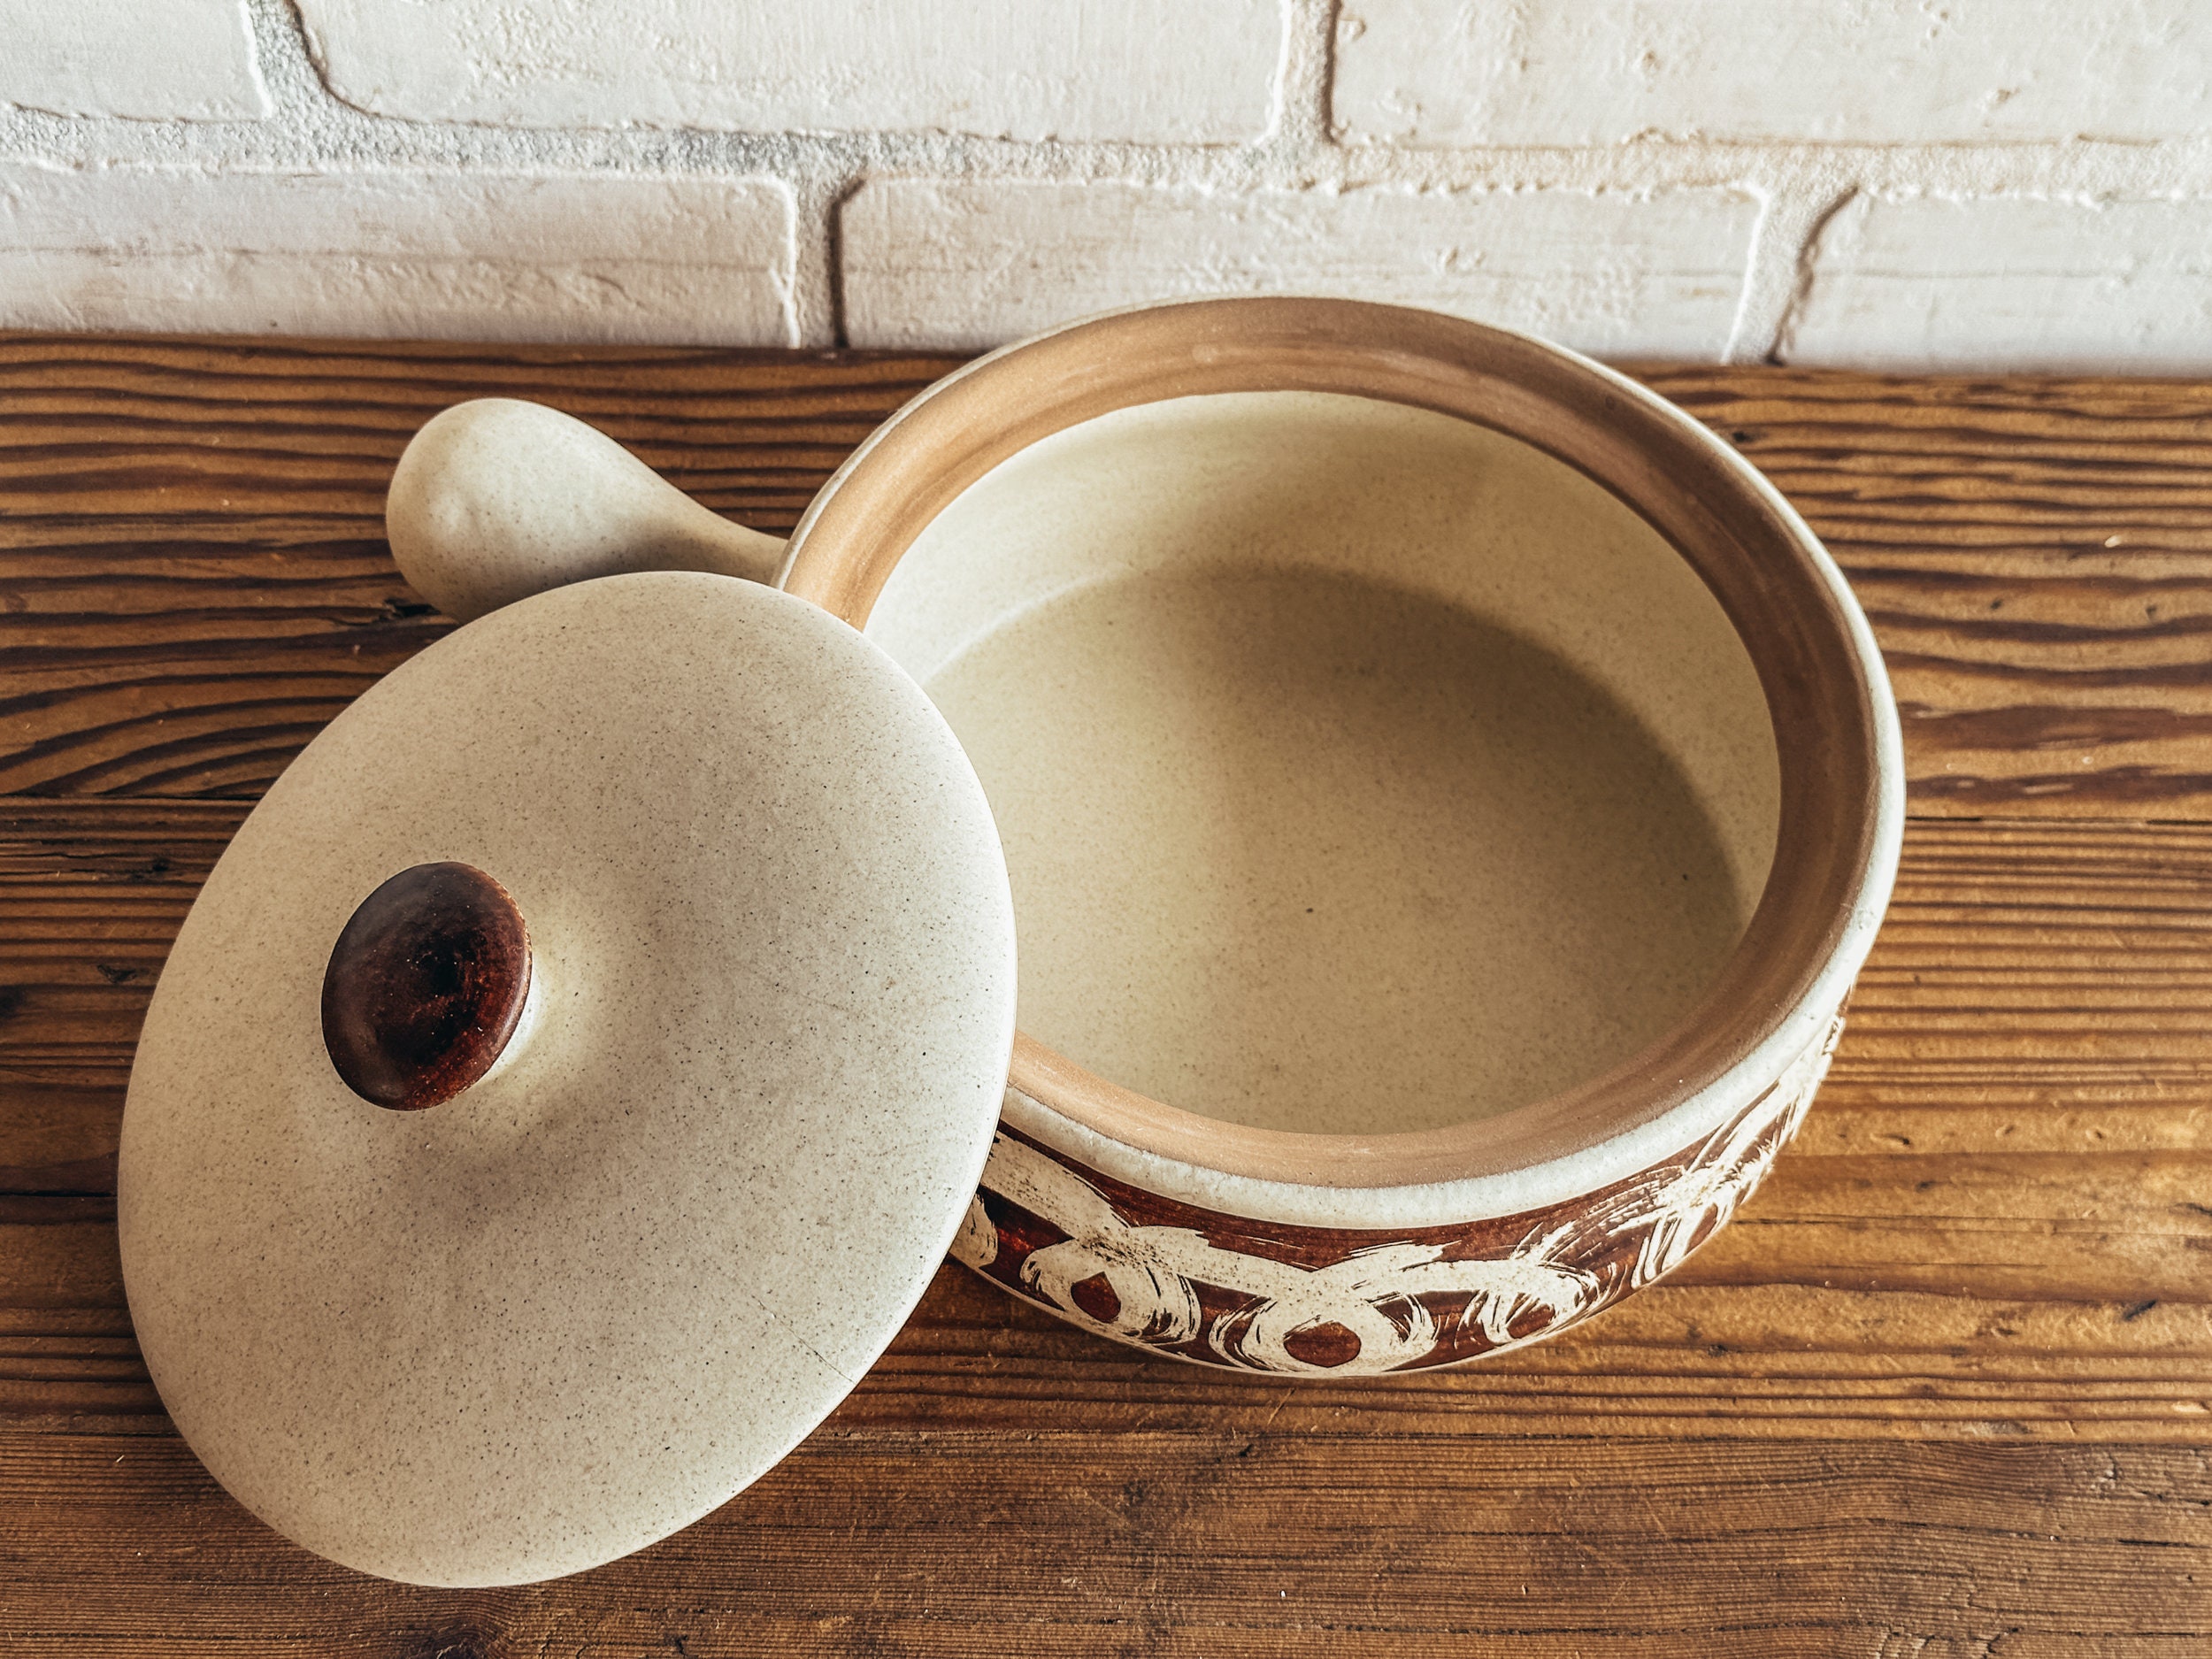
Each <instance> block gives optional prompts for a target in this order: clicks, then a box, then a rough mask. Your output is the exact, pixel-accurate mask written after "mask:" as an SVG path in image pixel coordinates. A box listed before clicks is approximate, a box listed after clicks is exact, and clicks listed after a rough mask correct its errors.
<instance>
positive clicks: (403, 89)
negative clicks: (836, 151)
mask: <svg viewBox="0 0 2212 1659" xmlns="http://www.w3.org/2000/svg"><path fill="white" fill-rule="evenodd" d="M300 10H301V12H302V13H303V15H304V17H305V18H306V19H307V31H308V38H309V39H310V41H311V42H312V43H313V45H314V47H315V52H316V57H317V59H318V61H319V62H320V63H321V65H323V67H324V69H325V71H326V73H327V74H328V75H329V78H330V87H331V90H332V91H334V92H335V93H336V94H337V95H338V96H340V97H342V98H343V99H345V100H346V101H347V102H348V103H349V104H355V105H357V106H358V107H359V108H361V109H364V110H370V111H374V112H376V113H377V114H380V115H398V116H405V117H407V118H408V119H411V120H418V121H440V120H447V121H449V120H465V121H491V122H497V123H501V124H503V125H507V126H513V127H629V126H643V127H707V128H713V129H717V130H731V129H737V128H746V129H752V130H765V131H771V132H772V131H776V130H778V129H780V128H790V129H794V130H797V131H803V132H804V131H813V132H852V131H862V132H865V131H869V130H872V129H877V128H887V129H893V130H897V129H904V128H912V127H935V128H941V129H943V130H945V131H948V132H955V133H975V134H981V135H983V136H985V137H991V138H1023V139H1041V138H1112V139H1127V140H1130V141H1133V142H1140V143H1163V144H1165V143H1233V142H1236V141H1237V140H1239V139H1248V138H1256V137H1258V136H1259V135H1260V134H1261V133H1262V131H1263V130H1264V128H1265V127H1266V125H1267V116H1268V111H1269V108H1270V106H1271V104H1272V103H1273V101H1274V94H1275V65H1276V62H1277V60H1278V58H1280V56H1281V53H1282V33H1283V27H1282V12H1281V8H1280V6H1279V4H1278V0H1021V4H996V5H993V4H973V3H972V0H945V3H944V4H936V5H928V4H913V3H912V0H909V3H907V4H885V0H743V3H742V4H733V0H623V3H622V4H596V5H594V4H577V0H437V3H436V4H428V5H426V4H423V0H300Z"/></svg>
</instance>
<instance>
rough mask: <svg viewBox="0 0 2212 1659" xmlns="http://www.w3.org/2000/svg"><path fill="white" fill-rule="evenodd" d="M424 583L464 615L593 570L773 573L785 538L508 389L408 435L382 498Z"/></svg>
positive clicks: (416, 579)
mask: <svg viewBox="0 0 2212 1659" xmlns="http://www.w3.org/2000/svg"><path fill="white" fill-rule="evenodd" d="M384 525H385V530H386V533H387V534H388V535H389V536H390V537H391V542H392V557H394V558H395V559H396V560H397V561H398V562H399V568H400V573H401V574H402V575H403V576H405V577H406V578H407V580H408V581H409V582H410V583H411V584H412V585H413V587H414V588H415V590H416V591H417V592H418V593H419V594H421V595H422V596H423V597H424V598H426V599H427V600H429V601H430V602H431V603H433V604H434V605H436V606H437V607H438V609H439V610H441V611H444V612H445V613H446V614H447V615H448V616H449V617H453V618H457V619H458V620H460V621H463V622H466V621H469V620H471V619H472V618H476V617H480V616H482V615H483V614H484V613H485V612H486V611H495V610H497V609H498V608H499V607H500V606H501V605H505V604H511V603H514V602H515V601H516V600H518V599H526V598H527V597H528V596H529V595H532V594H535V593H542V592H544V591H545V590H546V589H547V588H560V587H564V586H565V585H566V584H568V583H570V582H579V581H584V580H588V579H589V578H591V577H594V576H614V575H619V574H621V573H623V572H628V571H667V570H674V571H712V572H716V573H718V574H719V575H724V576H742V577H744V578H746V579H748V580H752V581H757V582H772V581H773V580H775V577H776V573H777V572H778V570H779V569H780V567H781V565H782V563H783V543H782V542H781V541H778V540H777V539H776V538H775V537H774V536H771V535H763V534H760V533H759V532H758V531H757V530H748V529H745V528H744V527H743V526H739V525H733V524H732V523H731V522H730V521H729V520H728V519H726V518H722V517H720V516H719V515H718V514H716V513H713V512H710V511H708V510H707V509H706V508H704V507H702V506H701V505H700V504H699V503H697V502H695V501H694V500H692V499H691V497H690V496H688V495H685V494H684V493H683V492H682V491H681V490H680V489H678V488H676V487H675V486H674V485H673V484H671V483H670V482H668V480H665V479H664V478H662V477H661V476H660V475H659V474H658V473H657V472H654V471H653V470H652V468H650V467H649V466H647V465H645V464H644V463H643V462H642V461H641V460H639V459H638V458H637V457H635V456H634V455H632V454H631V453H630V452H629V451H628V450H627V449H624V448H623V447H622V446H621V445H620V444H618V443H617V442H615V441H614V440H613V439H612V438H610V437H608V436H607V435H606V434H604V433H603V432H600V431H598V430H597V429H595V428H594V427H591V426H586V425H585V424H584V423H583V422H582V421H580V420H576V419H572V418H571V417H569V416H567V415H564V414H562V413H561V412H560V411H558V410H555V409H548V408H546V407H545V405H544V404H542V403H522V402H519V401H518V400H517V399H514V398H510V397H486V398H479V399H478V400H476V401H475V402H474V403H457V404H455V405H454V406H453V407H452V408H451V409H449V410H447V411H445V412H444V413H442V414H441V415H437V416H435V417H434V418H433V419H431V420H430V422H429V423H428V424H427V425H426V426H424V427H423V429H422V430H421V431H420V432H418V433H417V434H415V435H414V438H413V439H412V441H411V442H409V444H408V445H407V449H406V453H404V454H403V455H402V456H401V457H399V470H398V471H397V472H395V473H393V475H392V488H391V493H390V494H389V495H388V496H387V497H386V500H385V503H384Z"/></svg>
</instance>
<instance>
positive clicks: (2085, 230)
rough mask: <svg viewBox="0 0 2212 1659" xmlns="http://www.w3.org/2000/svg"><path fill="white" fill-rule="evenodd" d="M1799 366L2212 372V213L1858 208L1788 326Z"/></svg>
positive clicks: (2062, 207)
mask: <svg viewBox="0 0 2212 1659" xmlns="http://www.w3.org/2000/svg"><path fill="white" fill-rule="evenodd" d="M1782 350H1783V353H1784V354H1785V355H1786V356H1787V357H1789V358H1790V359H1791V360H1792V361H1793V362H1801V363H1816V364H1854V365H1864V366H1867V367H1886V368H1898V369H1907V370H1911V369H1986V368H1991V367H1997V366H2001V367H2004V368H2007V369H2016V370H2031V371H2032V370H2037V369H2047V370H2102V369H2111V370H2137V371H2148V372H2150V373H2191V374H2202V373H2208V372H2212V202H2202V201H2193V202H2174V201H2156V202H2112V203H2107V204H2092V203H2082V202H2069V201H2050V200H2042V199H2038V198H2033V197H2024V196H1998V197H1989V198H1984V199H1982V200H1978V201H1945V200H1941V199H1937V198H1932V197H1916V198H1908V199H1902V200H1881V199H1875V198H1869V197H1861V198H1858V199H1857V200H1855V201H1852V202H1850V203H1847V204H1845V206H1844V207H1843V209H1842V210H1841V211H1839V212H1838V213H1837V214H1835V215H1834V217H1832V219H1830V220H1829V221H1828V223H1827V225H1826V226H1825V227H1824V228H1823V230H1822V233H1821V234H1820V237H1819V239H1818V242H1817V243H1816V246H1815V248H1814V250H1813V254H1812V257H1811V260H1810V279H1809V284H1808V287H1807V288H1806V291H1805V293H1804V296H1803V297H1802V298H1801V300H1800V302H1799V303H1798V306H1797V308H1796V311H1795V314H1794V315H1793V318H1792V319H1791V320H1790V321H1789V323H1788V324H1787V325H1786V327H1785V330H1784V338H1783V341H1782Z"/></svg>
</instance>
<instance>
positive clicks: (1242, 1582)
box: [0, 1421, 2212, 1659]
mask: <svg viewBox="0 0 2212 1659" xmlns="http://www.w3.org/2000/svg"><path fill="white" fill-rule="evenodd" d="M0 1563H5V1564H4V1566H0V1571H5V1573H6V1575H7V1577H6V1579H5V1591H4V1596H5V1600H4V1603H0V1631H6V1632H11V1633H12V1632H23V1633H24V1635H23V1637H22V1638H21V1640H22V1645H23V1647H24V1649H25V1650H26V1651H32V1652H51V1651H57V1650H58V1644H56V1645H54V1646H47V1647H42V1646H41V1645H40V1636H39V1633H40V1632H68V1633H69V1638H70V1640H71V1641H72V1643H73V1644H74V1646H73V1651H91V1652H96V1653H99V1654H102V1655H118V1656H121V1655H231V1654H235V1653H237V1652H240V1651H242V1650H243V1651H251V1652H254V1653H265V1654H273V1655H298V1656H299V1659H306V1656H307V1655H316V1656H317V1659H324V1656H326V1655H405V1656H406V1659H523V1656H524V1655H531V1656H533V1659H534V1656H537V1655H573V1656H575V1659H582V1656H583V1655H594V1656H595V1659H596V1656H598V1655H656V1654H657V1655H694V1656H698V1655H753V1654H762V1653H772V1654H791V1655H879V1654H881V1655H889V1654H917V1655H964V1656H966V1659H981V1656H983V1655H990V1656H991V1659H1000V1656H1001V1655H1024V1656H1025V1659H1026V1656H1027V1655H1070V1656H1071V1659H1072V1656H1074V1655H1102V1654H1103V1655H1161V1656H1163V1659H1164V1656H1166V1655H1191V1656H1192V1659H1260V1656H1261V1655H1282V1654H1286V1653H1311V1654H1322V1655H1348V1656H1350V1659H1401V1656H1404V1655H1465V1654H1469V1653H1476V1652H1481V1653H1489V1652H1500V1653H1510V1654H1514V1655H1535V1656H1536V1659H1575V1656H1584V1655H1586V1656H1587V1659H1599V1656H1600V1655H1604V1656H1606V1659H1615V1656H1617V1655H1629V1656H1631V1659H1637V1656H1641V1659H1651V1656H1653V1655H1676V1654H1687V1653H1695V1654H1698V1655H1704V1656H1706V1659H1717V1656H1721V1655H1738V1656H1740V1659H1789V1656H1791V1655H1801V1656H1803V1659H1813V1656H1815V1655H1863V1656H1864V1659H1906V1656H1907V1655H1916V1656H1918V1659H1927V1656H1928V1655H1954V1656H1955V1659H1968V1656H1969V1655H1993V1656H1996V1659H2007V1656H2016V1655H2032V1656H2039V1659H2059V1656H2060V1655H2065V1656H2066V1659H2082V1655H2092V1656H2094V1655H2112V1656H2113V1659H2182V1655H2197V1654H2200V1653H2201V1652H2202V1651H2203V1646H2202V1644H2203V1641H2204V1640H2205V1639H2204V1635H2203V1632H2205V1631H2207V1630H2208V1629H2212V1470H2208V1467H2207V1464H2206V1461H2205V1459H2204V1457H2203V1455H2201V1454H2200V1453H2199V1452H2196V1451H2192V1450H2185V1449H2181V1448H2123V1449H2116V1450H2108V1449H2106V1448H2089V1447H2066V1446H2023V1447H1990V1446H1982V1447H1969V1446H1932V1447H1903V1446H1871V1447H1861V1446H1851V1447H1833V1446H1824V1445H1820V1444H1818V1443H1788V1444H1779V1445H1749V1446H1745V1445H1725V1444H1720V1445H1716V1444H1714V1443H1711V1442H1697V1441H1692V1442H1686V1443H1684V1444H1680V1445H1672V1446H1666V1445H1655V1444H1651V1443H1647V1442H1645V1443H1632V1444H1627V1445H1619V1446H1606V1445H1603V1444H1601V1443H1593V1442H1587V1441H1565V1442H1562V1441H1558V1440H1529V1439H1504V1440H1492V1441H1487V1442H1485V1443H1484V1444H1483V1445H1482V1447H1481V1448H1480V1455H1467V1452H1466V1450H1465V1448H1462V1447H1461V1446H1459V1445H1457V1444H1455V1442H1454V1441H1452V1440H1448V1439H1430V1440H1407V1439H1402V1438H1395V1437H1389V1436H1382V1435H1377V1434H1375V1433H1373V1432H1370V1431H1369V1430H1367V1429H1366V1428H1365V1427H1363V1425H1357V1424H1345V1425H1339V1426H1338V1427H1337V1428H1336V1429H1335V1430H1334V1431H1333V1432H1286V1431H1285V1430H1284V1429H1283V1428H1282V1427H1281V1426H1280V1425H1278V1426H1276V1427H1274V1428H1271V1429H1267V1430H1263V1431H1260V1432H1203V1431H1201V1432H1192V1431H1179V1430H1162V1429H1152V1430H1140V1431H1133V1432H1127V1433H1123V1434H1117V1435H1113V1436H1101V1435H1098V1434H1096V1433H1094V1432H1087V1431H1085V1430H1083V1429H1081V1428H1079V1427H1072V1426H1070V1425H1056V1424H1051V1423H1047V1422H1042V1421H1041V1422H1039V1423H1037V1424H1035V1425H1033V1426H1032V1428H1031V1430H1030V1431H1029V1432H1026V1433H1021V1434H1010V1433H1006V1432H982V1433H976V1432H952V1433H926V1434H925V1433H921V1432H895V1433H887V1432H864V1433H853V1432H840V1431H839V1430H837V1429H836V1428H835V1427H830V1428H826V1429H824V1430H822V1431H820V1432H817V1433H816V1434H815V1435H814V1436H813V1438H812V1439H810V1440H809V1441H808V1442H807V1443H806V1444H805V1445H804V1446H803V1447H802V1448H800V1450H799V1451H798V1452H797V1453H796V1454H795V1455H794V1456H793V1457H792V1458H791V1459H790V1460H789V1461H787V1463H784V1464H783V1465H782V1466H781V1467H780V1468H779V1469H777V1470H775V1471H772V1472H771V1473H770V1474H769V1475H768V1476H767V1477H766V1478H765V1479H763V1480H762V1481H761V1482H760V1483H759V1484H758V1485H757V1486H755V1487H754V1488H753V1489H752V1490H751V1491H750V1492H749V1493H748V1494H746V1495H745V1496H744V1497H743V1498H741V1499H740V1500H739V1501H738V1502H734V1503H732V1504H730V1505H728V1506H726V1507H725V1508H724V1509H722V1510H720V1511H719V1512H718V1513H717V1514H716V1515H715V1516H713V1517H710V1518H709V1519H708V1520H706V1521H703V1522H702V1523H700V1524H699V1525H696V1526H694V1527H692V1528H691V1529H689V1530H688V1531H686V1532H681V1533H679V1534H678V1535H676V1536H675V1537H674V1538H672V1539H669V1540H666V1541H664V1542H663V1543H661V1544H659V1545H657V1546H655V1547H654V1548H651V1549H649V1550H646V1551H644V1552H643V1553H641V1554H640V1555H634V1556H632V1557H630V1558H629V1559H627V1560H626V1561H622V1562H618V1563H615V1564H613V1565H611V1566H609V1567H605V1568H602V1569H600V1570H599V1571H595V1572H591V1573H588V1574H585V1575H583V1576H581V1577H579V1578H569V1579H564V1580H561V1581H558V1582H557V1583H554V1584H549V1585H537V1586H526V1587H522V1588H518V1589H508V1590H496V1591H476V1592H441V1591H432V1590H420V1589H412V1588H408V1587H404V1586H396V1585H386V1584H380V1583H376V1582H374V1581H372V1580H368V1579H365V1578H358V1577H356V1576H355V1575H353V1574H350V1573H348V1572H346V1571H343V1570H342V1569H340V1568H337V1567H334V1566H331V1565H330V1564H329V1563H325V1562H321V1561H319V1560H317V1559H316V1558H315V1557H313V1556H311V1555H307V1554H306V1553H305V1552H303V1551H302V1550H299V1549H297V1548H294V1547H293V1546H291V1545H289V1544H288V1543H286V1542H284V1541H283V1540H280V1539H279V1538H277V1537H276V1536H274V1535H273V1534H272V1533H270V1532H267V1531H265V1529H264V1528H263V1527H262V1526H261V1525H260V1524H259V1523H257V1522H256V1521H254V1520H253V1519H252V1518H250V1517H249V1516H247V1515H246V1514H245V1512H244V1511H243V1510H242V1509H239V1508H238V1506H237V1505H236V1504H234V1503H233V1502H230V1501H229V1500H228V1499H227V1498H226V1497H225V1496H223V1494H221V1493H220V1492H219V1490H217V1489H216V1488H215V1486H214V1485H213V1483H212V1482H211V1481H210V1480H209V1479H208V1478H207V1477H206V1475H205V1474H204V1472H203V1471H201V1470H200V1468H199V1466H198V1465H197V1464H196V1463H195V1462H194V1461H193V1459H192V1456H191V1455H190V1453H188V1452H187V1451H186V1450H185V1449H184V1448H182V1447H181V1446H180V1444H179V1443H178V1442H176V1441H175V1440H114V1439H110V1438H107V1437H104V1436H99V1435H79V1434H72V1435H41V1436H27V1437H15V1438H0ZM6 1640H7V1638H6V1636H5V1635H0V1643H4V1642H5V1641H6Z"/></svg>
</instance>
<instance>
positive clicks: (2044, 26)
mask: <svg viewBox="0 0 2212 1659" xmlns="http://www.w3.org/2000/svg"><path fill="white" fill-rule="evenodd" d="M1337 40H1338V49H1337V65H1338V73H1337V83H1336V114H1337V119H1338V120H1339V121H1340V123H1341V124H1342V126H1343V129H1344V131H1345V134H1346V135H1347V136H1348V137H1350V138H1352V139H1353V140H1355V141H1356V142H1371V143H1398V142H1403V143H1412V144H1419V145H1444V146H1452V145H1468V144H1611V143H1620V142H1624V141H1627V140H1630V139H1638V138H1643V137H1646V136H1647V135H1654V136H1659V137H1666V138H1692V139H1736V140H1748V141H1752V142H1758V141H1761V140H1770V139H1812V140H1824V141H1827V142H1847V143H1867V144H1924V143H1955V142H1962V141H1970V140H1977V139H2065V138H2071V137H2074V136H2075V135H2077V134H2090V135H2093V136H2097V137H2102V138H2117V139H2128V140H2133V141H2138V142H2141V141H2156V140H2158V139H2162V138H2170V137H2172V136H2174V135H2175V134H2182V133H2191V132H2197V131H2200V130H2202V129H2203V128H2204V127H2207V125H2208V124H2212V97H2208V75H2212V6H2208V5H2207V4H2205V0H2094V3H2093V4H2091V3H2090V0H1941V4H1931V0H1665V4H1656V5H1655V4H1651V3H1650V0H1520V3H1519V4H1494V3H1490V4H1467V3H1466V0H1346V4H1345V7H1344V10H1343V12H1342V15H1341V17H1340V21H1339V24H1338V29H1337Z"/></svg>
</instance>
